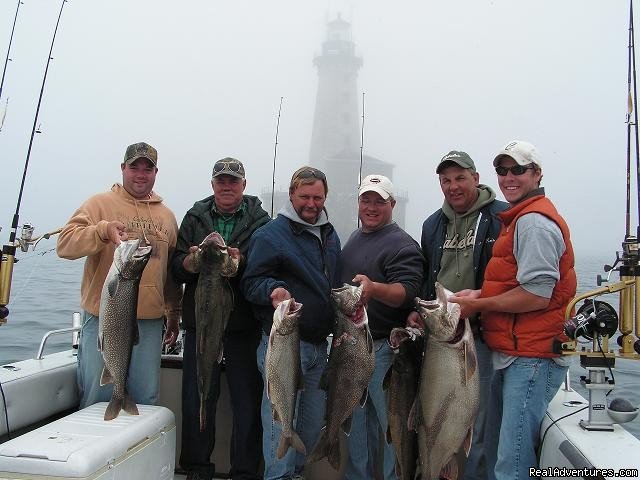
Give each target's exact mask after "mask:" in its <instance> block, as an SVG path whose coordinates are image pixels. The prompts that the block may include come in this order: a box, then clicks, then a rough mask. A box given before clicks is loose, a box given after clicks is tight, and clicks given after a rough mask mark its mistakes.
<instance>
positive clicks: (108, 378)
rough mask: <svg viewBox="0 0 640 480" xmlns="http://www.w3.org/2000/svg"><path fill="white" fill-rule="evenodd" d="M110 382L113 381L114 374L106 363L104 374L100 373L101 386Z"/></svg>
mask: <svg viewBox="0 0 640 480" xmlns="http://www.w3.org/2000/svg"><path fill="white" fill-rule="evenodd" d="M108 383H113V376H112V375H111V372H110V371H109V369H108V368H107V366H106V365H105V366H104V367H103V368H102V375H100V386H101V387H102V386H104V385H106V384H108Z"/></svg>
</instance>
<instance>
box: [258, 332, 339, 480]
mask: <svg viewBox="0 0 640 480" xmlns="http://www.w3.org/2000/svg"><path fill="white" fill-rule="evenodd" d="M268 342H269V336H268V335H264V334H263V335H262V340H261V341H260V345H258V352H257V357H258V370H260V373H262V379H263V381H264V385H265V388H263V390H262V405H261V414H262V454H263V457H264V478H265V480H273V479H280V478H289V477H291V476H292V475H296V474H300V473H302V471H303V469H304V463H305V456H304V455H302V454H301V453H299V452H297V451H296V450H295V449H293V448H289V450H288V451H287V453H286V455H285V456H284V457H282V458H281V459H280V460H278V459H277V458H276V449H277V448H278V442H279V441H280V432H281V431H282V426H281V424H280V422H276V421H274V420H273V412H272V408H271V401H270V400H269V399H268V398H267V392H266V383H267V382H266V379H265V377H264V375H265V372H264V358H265V356H266V354H267V343H268ZM327 347H328V345H327V342H326V341H324V342H322V343H319V344H318V345H315V344H313V343H307V342H303V341H300V364H301V365H300V366H301V367H302V376H303V379H304V390H301V391H300V392H298V402H297V403H296V413H295V416H294V419H293V425H294V428H295V431H296V432H297V433H298V435H299V436H300V438H301V439H302V443H304V446H305V448H306V449H307V453H308V452H311V450H312V449H313V447H314V446H315V444H316V442H317V441H318V437H320V429H321V428H322V425H323V423H324V414H325V409H326V404H327V397H326V392H325V391H324V390H322V389H321V388H319V387H318V384H319V383H320V377H321V376H322V372H324V369H325V367H326V366H327Z"/></svg>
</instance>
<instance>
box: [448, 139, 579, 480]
mask: <svg viewBox="0 0 640 480" xmlns="http://www.w3.org/2000/svg"><path fill="white" fill-rule="evenodd" d="M493 165H494V167H495V169H496V173H497V174H498V185H499V186H500V190H501V191H502V193H503V195H504V196H505V199H506V200H507V201H508V202H509V204H510V208H509V209H508V210H505V211H504V212H502V213H500V214H499V216H500V218H501V220H502V222H503V227H502V230H501V231H500V235H499V237H498V239H497V240H496V242H495V245H494V246H493V257H492V258H491V260H490V261H489V264H488V265H487V269H486V271H485V276H484V283H483V284H482V289H481V290H474V291H466V292H459V293H458V295H459V296H457V297H455V298H454V299H452V301H457V303H460V305H461V307H462V315H469V314H472V313H474V312H478V311H480V312H482V315H481V321H482V331H483V337H484V339H485V341H486V342H487V345H488V346H489V348H490V349H491V350H492V351H493V354H492V360H493V366H494V369H495V373H494V377H493V382H492V386H491V397H492V401H491V402H490V405H491V406H492V408H490V409H489V413H488V415H489V421H488V429H489V431H488V432H487V436H486V438H487V442H488V445H487V463H488V467H489V474H490V476H489V478H492V479H509V480H513V479H524V478H529V468H530V467H536V466H537V459H536V447H537V445H538V441H539V432H540V425H541V423H542V419H543V418H544V414H545V411H546V409H547V406H548V404H549V402H550V401H551V399H552V398H553V396H554V395H555V394H556V392H557V390H558V388H559V387H560V384H561V383H562V381H563V380H564V377H565V373H566V371H567V369H568V362H569V360H568V359H566V358H562V357H561V356H560V354H559V353H557V352H558V350H557V348H554V347H555V346H556V345H557V343H558V341H564V340H566V337H565V336H564V333H563V324H564V312H565V309H566V307H567V305H568V304H569V302H570V301H571V299H572V298H573V296H574V295H575V292H576V274H575V271H574V268H573V263H574V256H573V247H572V246H571V240H570V238H569V227H568V226H567V224H566V222H565V221H564V219H563V218H562V217H561V216H560V214H559V213H558V211H557V210H556V208H555V207H554V205H553V204H552V203H551V201H550V200H549V199H547V198H546V196H545V192H544V188H541V187H540V180H541V179H542V165H541V163H540V158H539V156H538V152H537V150H536V148H535V147H534V146H533V145H531V144H530V143H528V142H524V141H521V140H515V141H513V142H510V143H508V144H507V145H506V146H505V147H504V148H503V149H502V150H500V151H499V152H498V155H497V156H496V157H495V159H494V161H493ZM491 430H493V431H491Z"/></svg>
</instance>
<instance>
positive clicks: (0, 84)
mask: <svg viewBox="0 0 640 480" xmlns="http://www.w3.org/2000/svg"><path fill="white" fill-rule="evenodd" d="M20 5H22V2H21V1H20V0H18V6H17V7H16V14H15V16H14V17H13V26H12V27H11V36H10V37H9V47H8V48H7V56H6V57H5V59H4V68H3V69H2V80H1V81H0V98H2V87H3V86H4V77H5V74H6V73H7V64H8V63H9V61H10V60H11V59H10V58H9V54H10V52H11V43H12V42H13V32H14V31H15V29H16V20H18V11H19V10H20Z"/></svg>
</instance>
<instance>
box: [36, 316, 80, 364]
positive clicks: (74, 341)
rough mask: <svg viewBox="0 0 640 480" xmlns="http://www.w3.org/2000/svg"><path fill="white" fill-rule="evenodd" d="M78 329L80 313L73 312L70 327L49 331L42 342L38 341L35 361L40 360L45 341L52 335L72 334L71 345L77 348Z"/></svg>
mask: <svg viewBox="0 0 640 480" xmlns="http://www.w3.org/2000/svg"><path fill="white" fill-rule="evenodd" d="M80 327H81V321H80V313H79V312H74V313H73V320H72V325H71V327H67V328H59V329H57V330H50V331H48V332H47V333H45V334H44V336H43V337H42V340H41V341H40V346H39V347H38V353H37V354H36V358H35V359H36V360H42V357H43V352H44V346H45V344H46V343H47V340H49V338H50V337H52V336H53V335H59V334H61V333H73V335H72V340H71V343H72V346H73V348H78V332H79V331H80Z"/></svg>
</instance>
